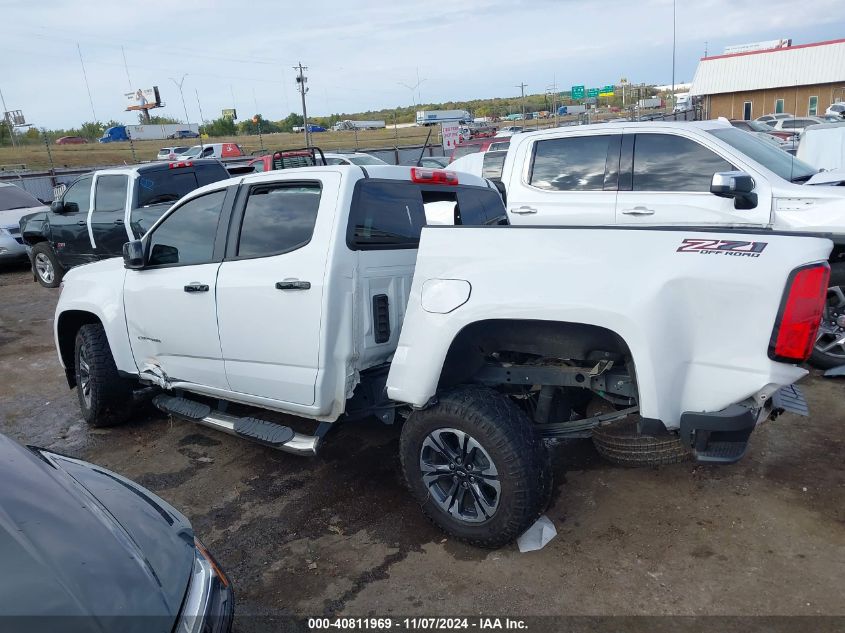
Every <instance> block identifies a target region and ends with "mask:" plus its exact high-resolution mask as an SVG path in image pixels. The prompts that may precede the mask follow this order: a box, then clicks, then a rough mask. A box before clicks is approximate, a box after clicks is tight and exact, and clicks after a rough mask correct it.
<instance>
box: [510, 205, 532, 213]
mask: <svg viewBox="0 0 845 633" xmlns="http://www.w3.org/2000/svg"><path fill="white" fill-rule="evenodd" d="M511 213H517V214H519V215H527V214H529V213H537V209H535V208H534V207H529V206H527V205H522V206H521V207H516V208H515V209H511Z"/></svg>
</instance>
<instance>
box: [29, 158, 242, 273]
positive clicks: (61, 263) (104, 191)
mask: <svg viewBox="0 0 845 633" xmlns="http://www.w3.org/2000/svg"><path fill="white" fill-rule="evenodd" d="M227 178H229V172H228V171H227V170H226V168H225V167H224V166H223V164H222V163H220V162H219V161H217V160H212V159H206V160H193V161H180V162H169V163H168V162H156V163H149V164H144V165H132V166H129V167H118V168H114V169H101V170H98V171H95V172H92V173H90V174H86V175H84V176H82V177H81V178H79V179H78V180H76V181H75V182H73V183H71V185H70V186H69V187H68V188H67V189H66V190H65V192H64V193H63V194H62V195H61V197H60V198H58V199H57V200H55V201H54V202H53V204H52V205H51V206H50V210H49V211H42V212H39V213H34V214H31V215H27V216H24V217H23V218H21V220H20V228H21V237H22V238H23V240H24V243H25V244H26V245H27V247H28V249H29V251H30V259H31V261H32V270H33V275H34V277H35V279H36V280H38V282H39V283H40V284H41V285H42V286H45V287H47V288H55V287H57V286H58V285H59V284H60V283H61V281H62V277H63V276H64V274H65V272H66V271H67V270H69V269H71V268H73V267H74V266H79V265H80V264H87V263H89V262H94V261H98V260H101V259H106V258H109V257H118V256H120V255H121V254H122V252H123V251H122V249H123V245H124V244H125V243H126V242H129V241H132V240H135V239H138V238H140V237H141V236H142V235H143V234H144V233H146V231H147V229H149V228H150V227H151V226H152V225H153V223H154V222H155V221H156V220H158V218H159V217H161V215H162V214H163V213H164V212H165V211H167V209H169V208H170V206H171V205H172V204H173V203H174V202H175V201H176V200H179V198H181V197H182V196H184V195H185V194H186V193H189V192H191V191H193V190H194V189H196V188H198V187H202V186H203V185H207V184H210V183H212V182H217V181H218V180H225V179H227Z"/></svg>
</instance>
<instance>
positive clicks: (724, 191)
mask: <svg viewBox="0 0 845 633" xmlns="http://www.w3.org/2000/svg"><path fill="white" fill-rule="evenodd" d="M754 186H755V185H754V178H752V177H751V176H750V175H749V174H746V173H745V172H742V171H723V172H719V173H715V174H713V179H712V180H711V181H710V193H712V194H713V195H714V196H719V197H720V198H733V200H734V208H735V209H745V210H747V209H753V208H755V207H756V206H757V194H756V193H754Z"/></svg>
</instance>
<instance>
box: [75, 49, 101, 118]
mask: <svg viewBox="0 0 845 633" xmlns="http://www.w3.org/2000/svg"><path fill="white" fill-rule="evenodd" d="M76 50H77V51H79V63H80V64H81V65H82V76H83V77H84V78H85V88H86V90H88V102H89V103H90V104H91V114H92V115H94V123H96V122H97V113H96V112H94V97H92V96H91V86H89V85H88V74H87V73H86V72H85V62H84V61H82V49H81V48H80V47H79V42H77V43H76Z"/></svg>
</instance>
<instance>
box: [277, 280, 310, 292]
mask: <svg viewBox="0 0 845 633" xmlns="http://www.w3.org/2000/svg"><path fill="white" fill-rule="evenodd" d="M310 288H311V282H310V281H299V280H298V279H291V280H289V281H277V282H276V290H308V289H310Z"/></svg>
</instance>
